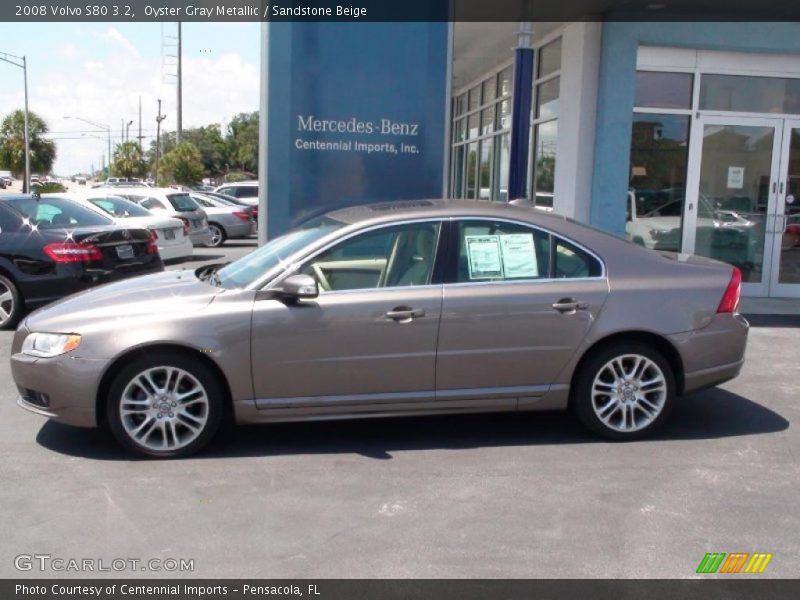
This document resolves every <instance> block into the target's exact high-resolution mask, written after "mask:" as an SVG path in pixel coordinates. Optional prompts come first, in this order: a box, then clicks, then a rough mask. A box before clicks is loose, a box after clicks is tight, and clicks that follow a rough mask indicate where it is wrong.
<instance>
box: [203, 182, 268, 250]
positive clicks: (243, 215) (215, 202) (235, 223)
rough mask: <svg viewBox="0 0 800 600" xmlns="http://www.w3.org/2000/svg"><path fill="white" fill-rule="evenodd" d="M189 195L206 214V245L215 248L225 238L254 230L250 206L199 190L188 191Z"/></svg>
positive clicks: (254, 223) (251, 232) (220, 244)
mask: <svg viewBox="0 0 800 600" xmlns="http://www.w3.org/2000/svg"><path fill="white" fill-rule="evenodd" d="M189 195H190V196H191V197H192V200H194V201H195V202H197V204H199V205H200V207H201V208H202V209H203V210H204V211H205V212H206V215H208V229H209V230H210V231H211V241H210V242H209V243H208V244H206V245H207V246H211V247H212V248H217V247H219V246H222V244H224V243H225V241H226V240H229V239H237V238H244V237H247V236H250V235H253V234H254V233H255V232H256V222H255V220H254V219H253V208H252V207H249V206H248V207H242V206H239V205H236V204H234V203H233V202H228V201H226V200H221V199H219V198H215V197H214V196H208V195H206V194H203V193H200V192H190V193H189Z"/></svg>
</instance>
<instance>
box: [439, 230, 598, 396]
mask: <svg viewBox="0 0 800 600" xmlns="http://www.w3.org/2000/svg"><path fill="white" fill-rule="evenodd" d="M452 231H453V235H452V236H450V237H451V240H452V241H451V244H452V245H451V251H450V257H451V258H450V260H449V262H450V266H449V268H448V270H447V274H446V276H445V277H446V279H445V286H444V300H443V306H442V319H441V326H440V332H439V345H438V353H437V372H436V390H437V400H442V401H444V400H448V399H450V400H453V401H464V400H468V399H473V400H474V402H475V403H476V404H483V403H485V404H488V405H491V406H495V407H497V406H500V405H502V403H503V402H506V403H508V404H511V405H516V403H517V402H518V401H519V402H520V403H524V402H528V401H533V402H535V401H536V399H537V398H538V397H540V396H541V395H543V394H544V393H545V392H547V391H548V389H549V388H550V386H551V384H553V383H554V381H555V379H556V377H557V376H558V374H559V373H560V371H561V370H562V369H563V367H564V366H565V365H566V364H567V362H568V360H569V359H570V357H571V356H572V355H573V354H574V353H575V351H576V349H577V347H578V345H579V344H580V342H581V340H583V338H584V337H585V336H586V334H587V333H588V331H589V329H590V327H591V326H592V323H593V321H594V317H595V316H596V315H597V313H598V311H599V310H600V308H601V307H602V305H603V303H604V302H605V300H606V297H607V295H608V285H607V282H606V279H605V277H604V272H603V265H602V263H601V261H600V260H599V259H598V258H596V257H595V256H593V255H592V254H591V253H589V252H587V251H586V250H584V249H582V248H580V247H578V246H577V245H576V244H574V243H572V242H569V241H567V240H564V239H561V238H560V237H557V236H555V235H552V234H551V233H550V232H547V231H544V230H541V229H537V228H534V227H532V226H528V225H526V224H521V223H513V222H507V221H502V220H491V219H460V220H457V221H454V223H453V225H452Z"/></svg>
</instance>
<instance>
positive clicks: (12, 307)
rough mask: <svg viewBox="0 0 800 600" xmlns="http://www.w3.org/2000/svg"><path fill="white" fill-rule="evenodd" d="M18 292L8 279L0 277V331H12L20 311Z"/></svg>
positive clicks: (20, 303)
mask: <svg viewBox="0 0 800 600" xmlns="http://www.w3.org/2000/svg"><path fill="white" fill-rule="evenodd" d="M21 305H22V302H21V299H20V295H19V290H18V289H17V286H16V285H14V282H13V281H11V280H10V279H9V278H8V277H5V276H4V275H0V329H12V328H13V327H14V326H15V325H16V324H17V321H18V320H19V315H20V312H21V310H22V306H21Z"/></svg>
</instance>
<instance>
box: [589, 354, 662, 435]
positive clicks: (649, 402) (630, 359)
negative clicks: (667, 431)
mask: <svg viewBox="0 0 800 600" xmlns="http://www.w3.org/2000/svg"><path fill="white" fill-rule="evenodd" d="M674 396H675V376H674V374H673V372H672V369H671V367H670V365H669V363H668V362H667V360H666V359H665V358H664V357H663V356H662V355H661V354H660V353H659V352H658V351H656V350H655V349H653V348H652V347H650V346H648V345H646V344H643V343H638V342H628V343H617V344H613V345H611V346H607V347H606V348H604V349H601V350H600V351H598V352H595V353H594V354H593V355H591V356H590V357H589V358H588V360H586V362H585V363H584V364H583V365H582V367H581V369H580V372H579V373H578V374H577V377H576V381H575V389H574V396H573V407H574V408H575V411H576V412H577V415H578V418H579V419H580V420H581V422H582V423H583V424H584V425H585V426H586V427H587V428H588V429H590V430H591V431H593V432H595V433H597V434H598V435H600V436H602V437H605V438H608V439H613V440H633V439H639V438H642V437H645V436H647V435H649V434H650V433H652V432H653V431H654V430H655V429H656V428H658V427H659V426H660V425H661V424H662V423H663V421H664V420H665V418H666V417H667V414H668V412H669V410H670V409H671V408H672V404H673V400H674Z"/></svg>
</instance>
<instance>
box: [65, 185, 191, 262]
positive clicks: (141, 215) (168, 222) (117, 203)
mask: <svg viewBox="0 0 800 600" xmlns="http://www.w3.org/2000/svg"><path fill="white" fill-rule="evenodd" d="M52 195H53V196H58V197H61V198H68V199H69V200H72V201H73V202H78V203H79V204H81V205H83V206H86V207H87V208H90V209H92V210H96V211H99V212H100V213H101V214H103V215H106V216H110V217H111V218H113V219H114V220H115V221H116V222H117V224H118V225H120V226H122V227H141V228H143V229H148V230H150V231H152V232H154V233H155V234H156V239H157V241H158V253H159V255H161V259H162V260H173V259H176V258H185V257H188V256H191V255H192V252H193V248H192V241H191V239H190V238H189V229H188V227H187V225H186V223H184V222H183V221H181V220H180V219H176V218H173V217H166V216H164V215H156V214H153V213H152V212H150V211H149V210H147V209H146V208H144V207H143V206H140V205H139V204H136V203H135V202H133V201H131V200H128V199H126V198H123V197H121V196H113V195H109V194H98V193H97V192H94V191H87V192H81V193H71V194H52Z"/></svg>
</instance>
